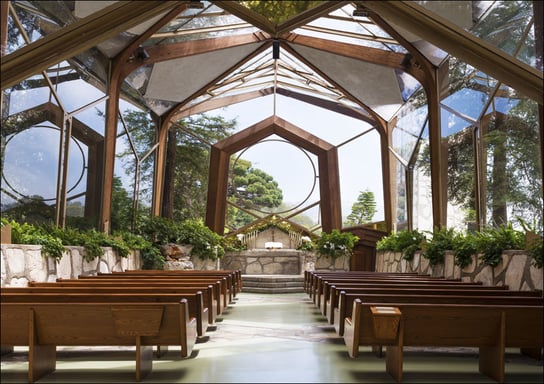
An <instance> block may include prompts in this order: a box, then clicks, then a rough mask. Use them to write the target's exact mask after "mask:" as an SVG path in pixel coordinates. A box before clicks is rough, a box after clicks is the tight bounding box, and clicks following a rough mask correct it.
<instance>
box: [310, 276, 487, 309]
mask: <svg viewBox="0 0 544 384" xmlns="http://www.w3.org/2000/svg"><path fill="white" fill-rule="evenodd" d="M382 280H387V281H391V280H395V281H399V282H402V281H413V280H417V281H431V282H438V283H444V284H459V283H463V284H478V285H481V283H466V282H463V281H461V280H460V279H445V278H443V277H431V276H427V275H414V274H412V275H405V274H394V275H387V274H378V275H375V274H370V273H367V274H365V275H353V276H352V275H349V276H346V275H340V276H338V275H337V274H331V275H329V274H325V275H316V276H314V279H313V283H312V286H311V287H310V294H309V295H310V297H311V298H312V299H313V301H314V303H316V304H318V306H319V300H320V297H321V295H322V294H323V288H324V284H325V282H328V283H336V282H340V281H341V282H345V283H350V282H351V283H359V282H361V283H364V282H367V281H376V282H379V281H382Z"/></svg>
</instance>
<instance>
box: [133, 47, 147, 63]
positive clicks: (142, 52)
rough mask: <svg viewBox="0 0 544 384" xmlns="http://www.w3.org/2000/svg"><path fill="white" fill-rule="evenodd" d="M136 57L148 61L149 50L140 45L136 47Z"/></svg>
mask: <svg viewBox="0 0 544 384" xmlns="http://www.w3.org/2000/svg"><path fill="white" fill-rule="evenodd" d="M134 57H135V58H136V59H137V60H140V61H146V60H147V59H149V57H150V56H149V53H147V51H146V50H145V48H144V47H141V46H140V47H138V48H136V51H134Z"/></svg>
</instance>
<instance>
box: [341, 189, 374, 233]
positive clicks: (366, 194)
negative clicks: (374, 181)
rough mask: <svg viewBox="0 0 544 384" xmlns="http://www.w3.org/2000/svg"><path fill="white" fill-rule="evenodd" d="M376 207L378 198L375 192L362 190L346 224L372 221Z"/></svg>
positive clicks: (351, 224)
mask: <svg viewBox="0 0 544 384" xmlns="http://www.w3.org/2000/svg"><path fill="white" fill-rule="evenodd" d="M376 212H378V210H377V209H376V199H375V197H374V192H371V191H369V190H366V191H362V192H361V193H359V196H358V197H357V201H356V202H355V203H353V205H352V206H351V213H350V214H349V215H348V217H347V221H346V224H347V225H349V226H353V225H359V224H364V223H369V222H371V221H372V218H373V217H374V214H375V213H376Z"/></svg>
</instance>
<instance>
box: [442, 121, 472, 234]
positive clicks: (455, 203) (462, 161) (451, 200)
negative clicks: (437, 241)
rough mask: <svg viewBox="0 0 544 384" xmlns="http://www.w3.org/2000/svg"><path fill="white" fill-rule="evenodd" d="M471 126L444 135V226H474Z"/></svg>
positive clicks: (463, 229) (464, 227)
mask: <svg viewBox="0 0 544 384" xmlns="http://www.w3.org/2000/svg"><path fill="white" fill-rule="evenodd" d="M473 129H474V128H473V127H472V126H469V127H467V128H465V129H463V130H460V131H458V132H456V133H453V134H450V135H448V137H447V139H446V140H447V148H448V192H447V193H448V211H447V214H448V222H447V226H448V228H456V229H458V230H461V231H465V230H467V229H468V228H469V227H470V228H472V227H473V226H474V221H475V219H476V211H475V207H476V205H475V198H476V192H475V189H474V186H475V182H476V181H475V168H474V145H473Z"/></svg>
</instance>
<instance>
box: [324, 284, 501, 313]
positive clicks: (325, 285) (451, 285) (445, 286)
mask: <svg viewBox="0 0 544 384" xmlns="http://www.w3.org/2000/svg"><path fill="white" fill-rule="evenodd" d="M333 284H334V285H337V286H338V285H342V286H343V285H353V286H356V285H359V284H361V285H363V284H364V285H366V286H368V285H369V284H373V285H383V284H395V285H399V286H406V287H408V286H415V285H420V286H422V287H423V286H437V287H438V286H441V287H444V288H450V287H451V288H454V287H458V286H462V287H472V288H475V287H481V286H482V284H481V283H469V282H464V281H460V280H449V279H440V280H426V279H421V278H418V279H415V278H414V279H396V278H390V279H370V278H366V279H364V280H351V279H328V280H326V281H321V282H319V283H318V287H317V289H316V293H315V295H314V303H315V304H316V305H317V307H318V308H321V304H322V303H323V302H324V301H325V299H326V298H327V297H328V294H329V292H328V287H329V286H330V285H333ZM495 289H504V290H506V289H508V287H498V288H495Z"/></svg>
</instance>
